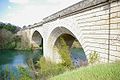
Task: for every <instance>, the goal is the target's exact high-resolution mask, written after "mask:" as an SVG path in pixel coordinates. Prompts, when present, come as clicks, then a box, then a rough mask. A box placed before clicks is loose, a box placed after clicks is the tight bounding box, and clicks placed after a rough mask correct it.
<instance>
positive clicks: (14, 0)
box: [9, 0, 29, 4]
mask: <svg viewBox="0 0 120 80" xmlns="http://www.w3.org/2000/svg"><path fill="white" fill-rule="evenodd" d="M9 2H11V3H16V4H26V3H28V2H29V0H9Z"/></svg>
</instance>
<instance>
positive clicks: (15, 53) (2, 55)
mask: <svg viewBox="0 0 120 80" xmlns="http://www.w3.org/2000/svg"><path fill="white" fill-rule="evenodd" d="M42 55H43V53H42V50H34V51H20V50H0V72H2V71H3V70H5V69H6V67H7V68H8V69H9V70H11V71H12V72H14V73H15V74H18V72H17V70H18V67H19V66H21V67H24V68H29V66H28V62H27V61H29V60H31V59H32V60H33V63H36V61H37V60H38V59H39V58H40V57H41V56H42ZM71 58H72V60H73V64H74V65H75V66H76V67H80V66H81V63H80V62H81V60H82V61H83V62H86V61H87V59H86V55H85V53H84V51H83V49H79V48H73V49H71Z"/></svg>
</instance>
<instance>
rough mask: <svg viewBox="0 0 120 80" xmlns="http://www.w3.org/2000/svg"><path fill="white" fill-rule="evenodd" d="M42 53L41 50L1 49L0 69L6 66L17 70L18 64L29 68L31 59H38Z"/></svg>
mask: <svg viewBox="0 0 120 80" xmlns="http://www.w3.org/2000/svg"><path fill="white" fill-rule="evenodd" d="M41 55H42V53H41V50H36V51H17V50H0V67H1V69H0V71H2V70H4V69H5V68H6V66H8V68H9V69H11V70H12V71H15V70H16V69H17V68H18V66H21V67H24V68H27V67H28V63H27V61H28V60H29V59H34V60H37V59H38V58H40V56H41Z"/></svg>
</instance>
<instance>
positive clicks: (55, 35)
mask: <svg viewBox="0 0 120 80" xmlns="http://www.w3.org/2000/svg"><path fill="white" fill-rule="evenodd" d="M60 37H62V38H63V39H64V40H65V42H66V44H67V46H69V48H71V47H72V46H73V43H74V42H75V41H77V42H78V43H79V45H80V47H81V48H82V49H83V47H82V45H81V44H80V41H79V40H78V38H77V37H76V36H75V35H74V34H73V33H72V31H70V30H69V29H67V28H65V27H56V28H55V29H53V31H52V32H51V33H50V36H49V38H48V47H49V51H50V53H51V54H49V55H50V56H51V59H52V60H53V61H55V62H60V61H61V58H60V55H59V54H58V52H55V51H54V47H55V45H56V44H57V42H58V40H59V38H60ZM83 51H84V49H83ZM84 53H85V52H84ZM85 58H86V61H85V62H86V63H87V57H86V55H85Z"/></svg>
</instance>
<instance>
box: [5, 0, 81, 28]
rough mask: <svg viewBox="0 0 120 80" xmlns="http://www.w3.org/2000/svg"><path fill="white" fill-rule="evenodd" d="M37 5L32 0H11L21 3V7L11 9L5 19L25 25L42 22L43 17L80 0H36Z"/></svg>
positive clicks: (11, 0)
mask: <svg viewBox="0 0 120 80" xmlns="http://www.w3.org/2000/svg"><path fill="white" fill-rule="evenodd" d="M36 1H38V2H36V4H37V5H35V1H34V4H31V2H30V0H29V1H28V0H10V2H14V3H19V4H21V7H22V8H20V9H18V8H16V7H15V9H11V6H8V7H9V8H10V10H11V11H10V12H9V13H8V14H7V15H6V16H5V17H4V19H3V20H4V21H6V22H10V23H13V24H15V25H19V26H23V25H30V24H34V23H37V22H40V21H41V20H42V19H43V18H45V17H47V16H49V15H51V14H53V13H55V12H57V11H59V10H61V9H64V8H66V7H68V6H70V5H72V4H75V3H77V2H79V1H80V0H64V1H63V0H46V1H47V2H45V3H46V4H44V5H43V4H39V3H40V0H36ZM28 2H29V3H30V4H26V5H24V6H23V5H22V4H23V3H24V4H25V3H28ZM12 8H13V7H12Z"/></svg>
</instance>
